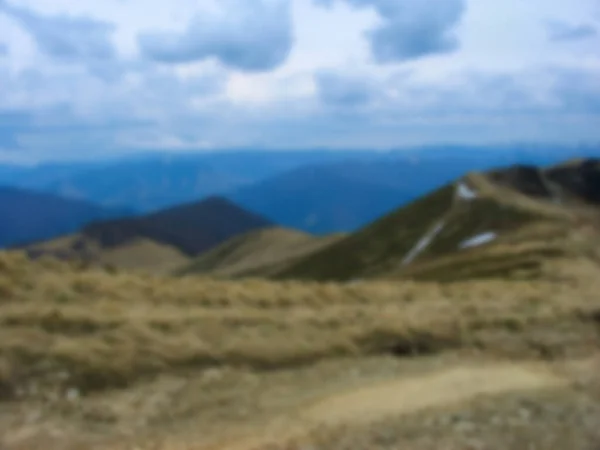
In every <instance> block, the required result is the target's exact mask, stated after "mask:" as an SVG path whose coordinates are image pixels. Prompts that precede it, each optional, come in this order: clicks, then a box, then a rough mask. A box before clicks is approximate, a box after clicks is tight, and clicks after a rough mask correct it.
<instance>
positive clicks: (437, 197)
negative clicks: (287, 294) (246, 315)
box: [278, 185, 454, 280]
mask: <svg viewBox="0 0 600 450" xmlns="http://www.w3.org/2000/svg"><path fill="white" fill-rule="evenodd" d="M453 197H454V186H453V185H448V186H445V187H443V188H440V189H438V190H437V191H435V192H434V193H432V194H431V195H428V196H426V197H424V198H421V199H419V200H417V201H415V202H413V203H411V204H410V205H408V206H406V207H404V208H402V209H400V210H398V211H396V212H395V213H392V214H390V215H388V216H385V217H383V218H382V219H380V220H378V221H376V222H374V223H373V224H371V225H369V226H368V227H366V228H363V229H362V230H360V231H358V232H356V233H354V234H352V235H351V236H349V237H347V238H346V239H343V240H341V241H340V242H338V243H336V244H334V245H332V246H330V247H327V248H326V249H324V250H322V251H321V252H317V253H315V254H314V255H310V256H309V257H307V258H305V259H303V260H301V261H300V262H298V263H297V264H293V265H292V266H291V267H289V268H287V269H286V270H284V271H282V272H281V273H280V274H278V277H280V278H297V279H306V278H308V279H313V280H348V279H351V278H354V277H364V276H369V275H373V274H377V273H378V272H381V271H383V270H385V268H386V267H387V266H389V264H390V263H391V264H394V263H395V262H396V261H398V259H401V258H402V257H403V256H404V255H405V254H406V253H408V252H409V251H410V249H411V248H412V247H413V246H414V245H415V243H416V242H417V241H418V240H419V239H420V238H421V236H422V235H423V233H424V232H425V231H426V229H427V228H428V227H429V226H431V225H432V223H433V221H435V220H437V219H438V218H439V217H442V216H443V215H444V214H445V213H446V212H447V211H448V209H449V208H450V206H451V205H452V200H453Z"/></svg>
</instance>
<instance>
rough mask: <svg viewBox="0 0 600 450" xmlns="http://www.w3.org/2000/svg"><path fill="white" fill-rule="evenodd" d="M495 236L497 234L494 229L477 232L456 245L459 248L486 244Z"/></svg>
mask: <svg viewBox="0 0 600 450" xmlns="http://www.w3.org/2000/svg"><path fill="white" fill-rule="evenodd" d="M497 237H498V234H497V233H495V232H494V231H487V232H485V233H481V234H478V235H477V236H473V237H472V238H469V239H466V240H464V241H462V242H461V243H460V244H459V245H458V247H459V248H461V249H463V248H472V247H477V246H479V245H483V244H487V243H488V242H492V241H493V240H494V239H496V238H497Z"/></svg>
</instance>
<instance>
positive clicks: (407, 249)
mask: <svg viewBox="0 0 600 450" xmlns="http://www.w3.org/2000/svg"><path fill="white" fill-rule="evenodd" d="M597 167H598V166H597V163H596V162H595V161H594V160H586V161H580V162H570V163H568V164H564V165H560V166H555V167H551V168H548V169H540V168H536V167H529V166H515V167H509V168H507V169H500V170H495V171H492V172H488V173H472V174H469V175H467V176H465V177H464V178H462V179H459V180H458V181H456V182H455V183H452V184H449V185H447V186H445V187H443V188H441V189H438V190H437V191H435V192H433V193H431V194H430V195H427V196H425V197H423V198H421V199H418V200H417V201H415V202H413V203H411V204H410V205H408V206H406V207H404V208H401V209H399V210H398V211H396V212H394V213H392V214H390V215H388V216H385V217H383V218H382V219H380V220H377V221H375V222H374V223H373V224H371V225H369V226H367V227H365V228H363V229H362V230H359V231H358V232H357V233H355V234H353V235H350V236H349V237H347V238H346V239H343V240H341V241H339V242H337V243H335V244H334V245H332V246H330V247H327V248H325V249H323V250H322V251H321V252H317V253H314V254H312V255H309V256H308V257H306V258H304V259H302V260H300V261H298V262H297V263H295V264H293V265H292V266H290V267H287V268H284V269H283V270H282V271H281V272H280V273H278V274H277V276H279V277H291V278H309V279H316V280H349V279H352V278H361V277H373V276H375V277H376V276H399V275H403V274H404V275H410V276H424V277H427V276H428V275H427V273H426V272H427V270H424V269H423V267H424V266H423V265H424V264H425V263H426V262H431V263H432V264H435V261H436V260H437V261H438V262H439V261H445V262H446V264H445V265H444V266H443V267H442V266H437V268H436V273H435V274H432V275H431V276H432V277H434V278H438V279H439V278H440V277H442V272H444V271H445V270H446V269H450V268H452V271H453V272H452V273H447V274H446V275H445V276H444V277H443V278H446V279H454V278H457V277H458V278H460V277H471V276H473V277H475V276H487V275H488V274H489V275H493V274H495V273H500V274H502V275H508V274H510V273H512V272H519V271H520V270H521V269H525V271H527V270H529V269H532V270H534V271H535V270H537V268H538V266H539V264H540V263H541V262H542V261H543V260H544V259H545V258H546V257H549V256H557V255H560V254H561V253H562V252H564V251H567V250H569V249H568V248H565V247H564V245H562V244H561V243H564V239H563V238H564V236H565V233H568V232H569V230H570V228H571V226H572V224H573V223H575V222H577V223H579V222H581V221H589V223H593V221H594V220H595V218H597V216H598V211H597V209H596V202H597V201H598V197H597V196H598V195H600V190H599V188H598V186H600V184H598V178H599V177H600V172H599V171H598V170H597ZM517 231H518V232H519V233H520V234H519V233H517ZM523 246H524V247H523ZM492 249H495V250H496V254H494V255H492V256H491V253H490V252H491V250H492ZM511 252H513V254H512V255H511V254H510V253H511ZM463 255H464V256H463ZM467 255H468V256H467ZM442 256H445V257H446V259H440V257H442ZM490 256H491V257H492V259H491V260H489V258H490ZM507 256H508V260H507ZM451 257H452V258H454V257H457V258H463V259H464V258H467V259H468V261H467V264H466V265H463V266H459V265H455V264H454V262H453V259H452V258H451ZM482 258H488V261H487V262H486V264H480V263H482V262H483V260H482ZM419 268H421V269H423V270H419ZM430 268H431V267H430ZM458 269H460V270H458ZM471 269H475V270H471Z"/></svg>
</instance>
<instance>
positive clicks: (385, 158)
mask: <svg viewBox="0 0 600 450" xmlns="http://www.w3.org/2000/svg"><path fill="white" fill-rule="evenodd" d="M598 153H600V150H599V149H598V148H595V147H589V148H587V147H572V148H571V147H568V148H567V147H550V146H544V147H539V146H538V147H535V146H533V147H532V146H522V145H516V144H515V145H508V146H502V147H490V146H486V147H468V146H450V145H445V146H436V147H417V148H411V149H410V148H409V149H397V150H390V151H385V152H381V151H373V150H360V151H359V150H325V149H305V150H294V151H291V150H286V151H277V150H259V149H251V148H248V149H238V150H227V151H210V152H190V153H173V152H170V153H169V152H162V153H157V152H138V153H135V154H133V153H132V154H129V155H127V156H123V157H119V158H111V159H104V160H95V161H65V162H53V163H41V164H38V165H34V166H19V165H15V164H12V165H11V164H0V184H3V185H7V186H14V187H21V188H25V189H32V190H36V191H42V192H48V193H51V194H55V195H59V196H61V197H69V198H76V199H80V200H88V201H90V202H93V203H96V204H99V205H102V206H109V207H126V208H127V209H132V210H135V211H137V212H140V213H149V212H153V211H158V210H161V209H164V208H168V207H170V206H174V205H177V204H182V203H186V202H192V201H196V200H199V199H202V198H205V197H209V196H212V195H222V196H227V197H231V198H232V199H233V200H234V201H235V200H236V195H237V194H238V193H239V196H240V199H241V200H246V197H247V196H249V198H248V199H247V200H248V203H247V204H245V206H247V207H250V208H252V206H253V205H254V203H256V199H255V197H256V196H258V197H260V198H261V199H262V200H260V201H259V202H258V204H257V205H256V206H261V207H264V210H263V209H261V210H260V211H259V212H262V213H263V214H265V215H266V216H268V217H271V218H272V219H275V220H276V221H277V222H281V223H283V224H285V225H287V226H290V227H292V228H301V229H303V230H305V231H308V232H315V231H316V232H325V233H326V232H331V231H334V232H335V231H343V230H346V231H352V230H354V229H356V228H358V227H360V226H362V225H365V224H366V223H368V222H369V221H371V220H374V219H375V218H376V217H377V216H380V215H382V214H385V213H386V212H389V211H390V210H391V209H393V208H396V207H398V206H401V205H403V204H406V203H407V202H408V201H410V200H412V199H414V198H417V197H420V196H422V195H424V194H426V193H427V192H429V191H430V190H432V189H435V188H436V187H439V186H442V185H443V184H445V183H448V182H450V181H452V180H453V179H456V178H457V177H460V176H462V175H463V174H464V173H466V172H468V171H473V170H487V169H489V168H491V167H496V166H506V165H510V164H516V163H519V164H538V165H539V164H550V163H553V162H556V161H559V160H562V159H565V158H566V157H567V155H576V154H577V155H587V154H598ZM308 167H312V169H307V170H317V171H319V172H320V173H321V176H320V177H321V178H322V179H323V180H330V181H329V185H328V187H329V189H331V190H332V198H331V200H330V201H329V202H327V201H322V204H316V205H315V208H314V210H315V211H312V210H311V209H312V205H309V206H307V207H306V208H305V209H306V210H305V211H299V213H300V216H299V217H293V214H291V213H289V212H287V211H286V210H285V204H286V203H287V201H285V200H283V201H281V199H278V198H277V196H278V195H279V194H278V188H279V187H280V185H281V184H283V185H284V186H285V185H288V184H289V183H292V184H293V182H292V181H289V180H288V181H286V180H285V179H284V178H286V177H291V178H294V177H295V176H302V174H301V173H300V174H298V175H295V174H294V173H295V171H298V170H300V171H301V170H304V168H308ZM278 177H283V179H282V178H279V179H277V178H278ZM330 177H331V178H330ZM339 178H342V180H341V181H338V179H339ZM348 179H351V180H352V181H351V183H350V184H356V183H359V182H360V183H365V189H374V188H373V185H377V186H382V185H383V186H384V187H385V188H388V189H389V188H400V190H401V191H402V192H400V200H399V202H392V201H384V202H383V203H382V204H381V205H380V206H378V207H374V208H372V209H371V208H370V206H369V205H365V206H364V207H363V206H361V205H360V203H361V201H358V202H357V206H356V209H357V210H356V211H355V210H352V209H348V208H351V206H349V205H350V204H351V201H349V200H347V201H346V203H347V205H346V206H345V208H346V209H348V210H345V211H338V212H336V213H335V215H336V216H338V219H333V218H331V217H327V212H323V211H321V209H323V208H324V209H326V208H327V207H328V206H331V205H336V204H339V200H340V198H339V196H338V195H336V194H335V191H336V190H338V192H339V191H340V190H343V189H346V188H347V187H348V185H349V183H348ZM300 183H301V180H300ZM251 185H255V186H254V187H252V188H250V186H251ZM300 185H301V184H300ZM338 185H339V186H338ZM246 188H248V189H249V190H248V191H247V192H245V193H244V191H245V190H246ZM324 188H325V187H324V186H322V185H321V183H317V185H316V186H314V188H313V187H312V186H311V184H310V183H307V184H306V186H304V190H302V191H299V190H298V189H297V188H296V189H292V191H291V192H292V193H293V195H295V196H297V198H298V199H299V200H300V201H302V200H303V197H304V196H305V195H308V196H311V195H312V196H314V195H319V194H323V190H324ZM240 191H241V192H240ZM358 194H359V193H358ZM388 194H389V192H388ZM375 195H377V196H378V197H379V195H382V196H383V197H385V196H386V195H385V194H383V193H380V194H378V192H377V191H373V195H372V196H371V197H374V196H375ZM271 197H273V198H271ZM356 197H357V199H358V198H359V197H358V196H356ZM305 200H307V201H312V200H310V199H305ZM320 200H321V199H320ZM269 202H271V203H269ZM282 202H283V206H284V207H283V209H282V207H281V203H282ZM363 208H365V212H364V214H363V212H362V211H361V210H362V209H363ZM257 211H258V210H257ZM294 213H295V212H294ZM290 215H291V216H290ZM288 216H290V217H288ZM341 216H345V217H346V218H345V219H341V218H340V217H341ZM315 217H316V220H317V222H322V224H321V225H319V224H318V223H313V222H314V220H315ZM307 218H309V219H311V220H309V222H310V223H313V225H306V224H305V221H306V219H307ZM282 219H283V220H282ZM286 219H289V220H286Z"/></svg>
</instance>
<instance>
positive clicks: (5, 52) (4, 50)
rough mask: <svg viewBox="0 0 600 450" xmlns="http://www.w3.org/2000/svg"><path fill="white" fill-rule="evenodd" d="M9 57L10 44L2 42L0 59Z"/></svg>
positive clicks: (0, 44)
mask: <svg viewBox="0 0 600 450" xmlns="http://www.w3.org/2000/svg"><path fill="white" fill-rule="evenodd" d="M6 55H8V44H5V43H4V42H0V57H1V56H6Z"/></svg>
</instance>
